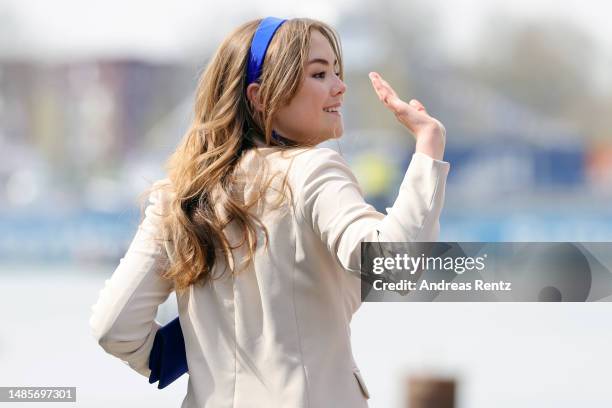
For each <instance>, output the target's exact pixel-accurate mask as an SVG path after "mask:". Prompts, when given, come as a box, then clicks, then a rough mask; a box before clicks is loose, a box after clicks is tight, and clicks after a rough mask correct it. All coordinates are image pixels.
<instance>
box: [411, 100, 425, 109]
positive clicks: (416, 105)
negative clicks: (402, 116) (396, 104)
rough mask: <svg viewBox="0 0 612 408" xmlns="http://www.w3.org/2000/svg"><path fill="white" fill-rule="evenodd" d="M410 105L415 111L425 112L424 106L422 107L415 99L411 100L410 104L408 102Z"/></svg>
mask: <svg viewBox="0 0 612 408" xmlns="http://www.w3.org/2000/svg"><path fill="white" fill-rule="evenodd" d="M408 103H409V104H410V105H412V106H414V107H415V108H416V110H418V111H420V112H427V111H426V110H425V106H423V104H422V103H421V102H419V101H418V100H416V99H411V100H410V102H408Z"/></svg>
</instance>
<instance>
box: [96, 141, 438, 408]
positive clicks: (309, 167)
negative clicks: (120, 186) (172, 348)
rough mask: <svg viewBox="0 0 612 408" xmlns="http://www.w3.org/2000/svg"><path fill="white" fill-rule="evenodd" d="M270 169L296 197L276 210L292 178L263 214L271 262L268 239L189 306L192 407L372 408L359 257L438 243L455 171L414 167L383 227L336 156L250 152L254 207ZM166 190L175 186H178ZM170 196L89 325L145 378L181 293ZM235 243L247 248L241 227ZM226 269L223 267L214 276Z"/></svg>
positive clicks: (183, 299) (276, 184)
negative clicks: (173, 270)
mask: <svg viewBox="0 0 612 408" xmlns="http://www.w3.org/2000/svg"><path fill="white" fill-rule="evenodd" d="M263 162H266V165H267V168H268V172H269V174H270V175H271V174H275V172H278V173H279V174H281V175H282V174H285V173H286V174H287V182H288V184H289V185H290V187H291V190H292V195H291V196H288V197H289V199H288V200H285V202H284V203H283V204H281V205H280V206H276V203H275V199H276V198H278V191H281V190H280V187H281V186H282V177H281V176H279V177H275V178H274V179H273V182H272V184H271V187H270V188H269V189H268V190H267V193H266V196H265V197H266V199H265V200H261V201H260V203H259V205H257V206H255V207H253V208H252V209H251V211H253V212H254V213H255V214H257V215H258V216H259V217H260V219H261V221H262V222H263V223H264V225H265V226H266V227H267V230H268V234H269V247H268V249H266V248H264V245H263V243H264V236H263V234H261V235H260V245H259V246H258V249H257V251H256V254H255V259H254V262H253V263H252V264H251V265H250V266H248V268H247V269H245V270H244V271H242V272H240V273H239V274H237V275H236V276H233V277H232V276H227V275H230V274H226V277H225V278H224V279H221V280H216V281H214V282H213V283H211V284H208V285H205V286H203V287H202V286H197V285H192V286H190V287H189V289H188V290H187V291H185V292H184V293H182V294H177V303H178V310H179V317H180V322H181V326H182V329H183V333H184V337H185V347H186V352H187V361H188V365H189V381H188V387H187V394H186V396H185V398H184V400H183V403H182V405H181V407H182V408H196V407H199V408H230V407H231V408H272V407H282V408H306V407H308V408H326V407H329V408H349V407H350V408H355V407H367V406H368V402H367V400H368V398H369V397H370V395H369V392H368V388H367V387H366V384H365V382H364V379H363V377H362V374H361V373H360V371H359V368H358V365H357V364H356V362H355V360H354V358H353V353H352V350H351V330H350V322H351V317H352V316H353V314H354V313H355V311H356V310H357V309H358V308H359V306H360V304H361V296H360V293H361V292H360V279H359V270H360V256H361V254H360V243H361V242H362V241H376V240H379V241H381V242H383V241H384V242H405V241H434V240H436V239H437V236H438V232H439V216H440V211H441V210H442V205H443V202H444V190H445V185H446V178H447V175H448V171H449V164H448V163H447V162H444V161H438V160H434V159H432V158H430V157H429V156H427V155H425V154H422V153H415V154H414V155H413V156H412V160H411V163H410V165H409V167H408V169H407V171H406V174H405V176H404V179H403V182H402V184H401V187H400V189H399V194H398V196H397V199H396V201H395V203H394V205H393V207H391V208H387V215H384V214H381V213H379V212H377V211H376V210H375V209H374V207H372V206H371V205H369V204H367V203H366V202H365V201H364V198H363V191H362V190H361V188H360V187H359V185H358V182H357V180H356V178H355V176H354V175H353V173H352V172H351V170H350V168H349V166H348V165H347V163H346V161H345V160H344V158H343V157H342V156H341V155H340V154H338V153H337V152H335V151H334V150H331V149H328V148H309V149H297V150H292V151H291V153H289V154H287V152H285V153H282V152H279V151H277V150H276V149H274V148H257V149H254V150H251V151H249V152H247V153H246V155H245V156H244V157H243V159H242V160H241V162H240V165H239V166H238V169H239V173H237V174H243V175H244V177H245V178H244V179H245V180H246V181H244V182H243V183H242V186H241V188H242V191H243V194H245V197H244V198H247V199H248V198H249V197H253V195H252V194H255V193H256V192H257V191H259V189H260V185H259V183H258V180H263V179H265V177H264V178H262V177H261V176H262V174H263V173H262V171H263V170H262V168H263V166H262V164H263ZM241 172H242V173H241ZM158 183H166V184H168V185H169V181H168V179H164V180H160V181H158ZM238 191H240V190H238ZM170 196H171V192H169V190H168V191H158V192H154V193H152V194H151V195H150V197H149V201H150V204H149V205H148V207H147V208H146V210H145V218H144V220H143V222H142V223H141V224H140V226H139V227H138V231H137V232H136V235H135V237H134V239H133V241H132V243H131V244H130V246H129V248H128V250H127V253H126V254H125V256H124V257H123V258H122V259H121V260H120V262H119V265H118V266H117V268H116V270H115V271H114V273H113V274H112V276H111V277H110V279H108V280H107V281H106V283H105V286H104V287H103V289H102V290H101V291H100V294H99V299H98V301H97V303H96V304H95V305H94V306H93V308H92V310H93V314H92V316H91V319H90V325H91V328H92V330H93V335H94V337H95V339H96V340H97V341H98V342H99V344H100V345H101V346H102V348H103V349H104V350H106V352H108V353H110V354H112V355H114V356H116V357H118V358H120V359H121V360H123V361H124V362H125V363H127V364H128V365H129V366H130V367H131V368H133V369H134V370H135V371H137V372H138V373H140V374H142V375H144V376H146V377H148V376H149V373H150V371H149V369H148V357H149V352H150V350H151V347H152V345H153V339H154V337H155V333H156V331H157V330H158V328H159V327H160V325H159V323H158V322H156V321H155V320H154V319H155V316H156V312H157V309H158V306H159V305H160V304H161V303H163V302H164V301H165V300H166V299H167V298H168V296H169V294H170V293H171V292H172V291H173V287H172V284H171V283H169V282H167V281H165V280H162V279H161V278H160V273H161V272H163V268H164V265H167V263H166V262H167V261H168V260H171V259H172V254H171V252H170V248H169V247H168V246H167V245H165V244H164V243H163V241H161V240H158V239H156V238H159V237H164V236H165V235H164V233H163V231H162V228H161V226H160V222H159V214H161V212H163V211H165V210H166V208H167V206H168V203H169V198H170ZM225 233H226V235H227V236H228V239H229V240H230V241H231V242H232V243H237V242H240V235H239V234H238V231H236V228H235V225H233V224H230V225H229V226H228V227H227V228H226V232H225ZM244 257H245V250H244V249H240V250H236V251H234V255H233V258H234V262H235V263H236V265H240V261H241V260H242V259H244ZM226 266H227V265H226V263H225V261H224V260H223V259H218V260H217V263H216V265H215V268H214V272H215V274H217V273H219V272H220V271H222V270H223V268H224V267H226Z"/></svg>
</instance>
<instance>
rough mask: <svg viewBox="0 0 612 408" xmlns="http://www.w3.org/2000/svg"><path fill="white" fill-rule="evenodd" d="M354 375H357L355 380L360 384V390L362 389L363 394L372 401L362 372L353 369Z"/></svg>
mask: <svg viewBox="0 0 612 408" xmlns="http://www.w3.org/2000/svg"><path fill="white" fill-rule="evenodd" d="M353 374H355V378H356V379H357V384H359V388H361V392H362V393H363V396H364V397H366V399H370V392H369V391H368V387H366V385H365V381H363V377H361V372H359V370H358V369H356V368H355V369H353Z"/></svg>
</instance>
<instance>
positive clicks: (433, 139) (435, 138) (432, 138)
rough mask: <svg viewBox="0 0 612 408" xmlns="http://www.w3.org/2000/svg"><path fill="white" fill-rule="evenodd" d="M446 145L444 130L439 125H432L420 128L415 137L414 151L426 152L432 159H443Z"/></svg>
mask: <svg viewBox="0 0 612 408" xmlns="http://www.w3.org/2000/svg"><path fill="white" fill-rule="evenodd" d="M445 145H446V132H445V130H444V129H443V128H442V127H441V126H439V125H437V124H436V125H434V126H430V127H428V128H426V129H422V130H421V131H420V132H419V133H418V135H417V137H416V149H415V150H416V151H417V152H420V153H423V154H426V155H428V156H429V157H431V158H432V159H435V160H443V158H444V148H445Z"/></svg>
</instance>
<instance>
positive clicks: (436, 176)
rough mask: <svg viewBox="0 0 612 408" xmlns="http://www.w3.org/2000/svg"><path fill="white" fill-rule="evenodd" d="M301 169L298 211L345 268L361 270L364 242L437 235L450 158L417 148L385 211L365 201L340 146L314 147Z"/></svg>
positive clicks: (428, 238)
mask: <svg viewBox="0 0 612 408" xmlns="http://www.w3.org/2000/svg"><path fill="white" fill-rule="evenodd" d="M300 168H301V169H302V171H300V173H299V175H298V176H297V181H296V183H297V190H298V194H297V195H296V197H297V208H298V214H301V217H302V218H303V220H304V223H306V224H307V225H309V226H310V227H311V228H312V229H313V231H314V232H315V234H316V235H318V236H319V237H320V238H321V240H322V241H323V243H324V244H325V245H326V246H327V248H328V250H329V251H330V253H332V254H334V255H335V256H336V257H337V261H338V262H339V263H340V264H341V265H342V267H343V268H344V269H346V270H348V271H350V272H353V273H357V274H359V273H360V270H361V267H360V263H361V242H377V241H378V242H430V241H436V240H437V239H438V235H439V231H440V224H439V217H440V213H441V211H442V207H443V204H444V192H445V186H446V178H447V176H448V171H449V169H450V164H449V163H447V162H445V161H441V160H435V159H433V158H431V157H429V156H428V155H426V154H423V153H419V152H417V153H414V154H413V156H412V160H411V162H410V165H409V167H408V169H407V171H406V174H405V176H404V179H403V181H402V183H401V186H400V189H399V193H398V195H397V198H396V200H395V203H394V204H393V206H392V207H391V208H388V209H387V213H388V214H387V215H386V216H385V215H383V214H381V213H379V212H378V211H376V209H375V208H374V207H373V206H371V205H370V204H368V203H366V202H365V200H364V197H363V196H364V195H363V191H362V190H361V188H360V186H359V184H358V182H357V179H356V178H355V176H354V174H353V172H352V171H351V170H350V168H349V166H348V164H347V163H346V161H345V160H344V158H343V157H342V156H340V154H338V153H337V152H336V151H334V150H332V149H327V148H320V149H313V150H311V151H309V152H308V153H307V154H306V155H304V160H303V161H302V163H301V166H300Z"/></svg>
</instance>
